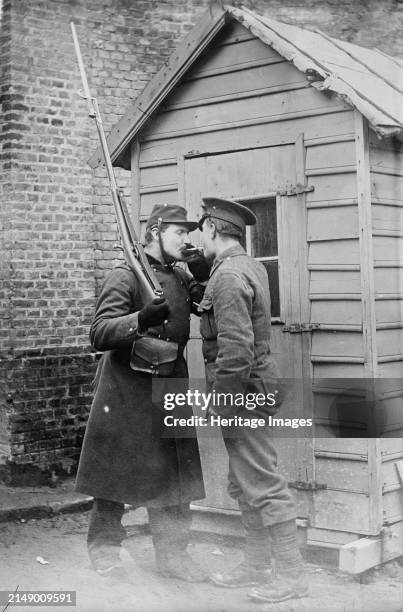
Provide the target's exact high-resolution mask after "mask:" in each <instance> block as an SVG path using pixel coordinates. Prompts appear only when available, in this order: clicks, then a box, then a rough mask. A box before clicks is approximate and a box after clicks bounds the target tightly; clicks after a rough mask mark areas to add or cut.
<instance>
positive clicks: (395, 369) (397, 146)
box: [370, 134, 403, 524]
mask: <svg viewBox="0 0 403 612" xmlns="http://www.w3.org/2000/svg"><path fill="white" fill-rule="evenodd" d="M370 165H371V197H372V234H373V241H374V278H375V310H376V344H377V352H378V376H380V377H383V378H388V379H389V381H388V382H389V384H388V385H387V387H386V385H385V392H384V393H383V394H381V398H382V401H381V402H380V405H379V410H380V413H381V416H382V418H383V420H384V422H385V429H386V437H385V438H383V439H382V440H381V475H382V484H383V514H384V519H385V521H386V522H387V523H389V524H394V523H397V522H399V521H402V520H403V497H402V482H401V480H400V478H399V473H398V470H397V469H396V464H397V462H398V461H401V460H402V458H403V436H402V430H403V410H402V406H403V384H402V383H403V148H402V145H401V143H399V142H397V141H395V140H393V139H384V140H378V139H377V138H376V136H375V135H374V134H372V135H371V137H370Z"/></svg>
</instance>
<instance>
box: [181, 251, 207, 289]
mask: <svg viewBox="0 0 403 612" xmlns="http://www.w3.org/2000/svg"><path fill="white" fill-rule="evenodd" d="M185 247H186V248H185V249H183V251H182V255H183V257H184V258H185V262H186V263H187V266H188V268H189V270H190V273H191V274H192V275H193V277H194V278H195V279H196V280H197V281H199V283H202V282H203V281H206V280H208V278H209V276H210V268H211V265H210V264H209V263H208V261H207V259H206V258H205V257H204V255H203V253H201V252H200V251H199V249H197V248H196V247H195V246H193V244H189V243H186V244H185Z"/></svg>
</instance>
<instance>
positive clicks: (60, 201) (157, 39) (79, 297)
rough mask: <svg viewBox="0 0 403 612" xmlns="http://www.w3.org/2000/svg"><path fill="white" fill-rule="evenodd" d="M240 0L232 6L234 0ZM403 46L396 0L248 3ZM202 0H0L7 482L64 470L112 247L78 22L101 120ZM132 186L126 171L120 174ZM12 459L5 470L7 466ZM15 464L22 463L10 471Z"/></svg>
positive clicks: (2, 452)
mask: <svg viewBox="0 0 403 612" xmlns="http://www.w3.org/2000/svg"><path fill="white" fill-rule="evenodd" d="M236 4H239V3H236ZM244 4H245V5H247V6H249V7H250V8H251V9H253V10H256V11H257V12H260V13H262V14H263V13H265V14H267V15H269V16H272V17H274V18H277V19H280V20H284V21H287V22H290V23H295V24H300V25H306V26H307V27H311V28H312V27H319V28H320V29H322V30H324V31H325V32H327V33H329V34H331V35H334V36H339V37H341V38H344V39H346V40H350V41H353V42H357V43H359V44H363V45H368V46H376V47H378V48H380V49H382V50H384V51H386V52H389V53H392V54H396V55H398V56H400V57H403V48H402V47H403V43H402V41H401V37H400V32H401V28H402V25H403V4H401V3H399V2H397V1H395V0H385V1H378V2H375V0H368V1H364V0H362V1H354V2H353V1H347V0H344V1H342V0H337V1H336V0H331V1H330V0H328V1H324V0H320V1H313V0H300V1H297V0H294V1H287V0H282V1H280V0H255V1H254V0H250V1H249V2H248V1H245V2H244ZM207 5H208V1H207V0H173V1H168V0H165V1H164V0H153V1H149V0H147V1H143V0H136V1H135V2H134V1H131V0H102V1H101V0H36V1H35V2H32V1H31V0H4V6H3V14H2V18H1V32H0V54H1V55H0V57H1V64H0V94H1V109H0V125H1V133H0V195H1V207H0V220H1V227H2V231H1V237H0V257H1V281H2V286H1V288H0V307H1V318H0V320H1V325H0V385H1V389H0V463H2V464H3V466H4V469H3V471H4V472H5V473H8V474H10V473H11V474H12V475H13V477H14V479H15V481H16V482H18V481H21V478H22V477H23V476H26V475H27V474H28V475H29V478H30V479H32V478H33V477H34V473H35V470H37V474H38V475H40V476H41V478H42V475H44V477H46V478H47V477H49V475H51V474H52V473H53V475H55V474H56V475H57V474H58V473H62V472H63V471H69V470H73V469H74V467H75V465H76V462H77V457H78V453H79V448H80V443H81V439H82V435H83V429H84V425H85V420H86V416H87V412H88V407H89V404H90V399H91V385H90V382H91V379H92V377H93V373H94V367H95V361H96V359H95V355H94V353H93V352H91V347H90V346H89V344H88V328H89V324H90V320H91V316H92V313H93V309H94V302H95V297H96V294H97V291H98V288H99V283H100V282H101V281H102V279H103V277H104V275H105V272H106V271H107V270H108V269H110V268H111V267H112V265H113V260H114V259H115V257H116V252H115V251H114V250H113V244H114V242H115V241H116V233H115V225H114V217H113V213H112V208H111V202H110V198H109V196H108V186H107V182H106V180H105V176H104V172H103V170H102V169H97V170H96V172H95V174H94V175H92V174H91V172H90V170H89V168H88V166H87V165H86V159H87V158H88V157H89V155H90V153H91V152H92V151H93V150H94V149H95V147H96V146H97V141H96V133H95V126H94V125H93V124H92V123H91V120H90V119H89V118H88V117H87V112H86V105H85V103H84V102H83V101H82V100H81V99H80V98H79V96H78V95H77V91H78V90H79V89H80V88H81V83H80V78H79V73H78V69H77V65H76V60H75V56H74V49H73V45H72V40H71V34H70V28H69V21H70V19H71V18H73V19H74V21H75V23H76V26H77V31H78V35H79V38H80V42H81V46H82V52H83V56H84V61H85V64H86V67H87V71H88V78H89V82H90V86H91V88H92V91H93V94H94V95H96V96H97V97H98V102H99V105H100V108H101V111H102V114H103V119H104V123H105V128H106V130H107V131H108V130H109V129H110V127H111V126H112V125H113V124H114V123H115V122H116V121H117V120H118V119H119V117H120V116H121V114H122V113H123V112H124V111H125V109H126V108H127V106H128V105H129V104H130V101H131V100H133V99H134V98H135V97H136V96H137V94H138V93H139V92H140V91H141V90H142V89H143V87H144V85H145V84H146V83H147V82H148V80H149V79H150V78H151V77H152V75H153V74H154V73H155V71H156V70H157V68H158V67H159V66H160V65H161V63H162V62H163V61H164V58H165V57H166V56H168V55H169V54H170V53H171V51H172V49H173V47H174V46H175V44H176V42H177V40H178V39H180V38H181V37H182V36H183V35H184V33H185V32H186V31H187V30H188V29H189V28H190V27H191V26H192V24H193V23H194V22H195V21H196V20H197V19H198V17H199V16H200V15H201V14H202V13H203V12H204V11H205V10H206V6H207ZM117 175H118V181H119V183H120V185H121V186H122V187H123V189H124V191H125V192H126V193H127V194H128V193H129V191H130V184H129V181H130V176H129V174H128V173H127V172H125V171H123V170H121V171H118V173H117ZM5 466H7V470H6V469H5ZM19 466H22V469H19Z"/></svg>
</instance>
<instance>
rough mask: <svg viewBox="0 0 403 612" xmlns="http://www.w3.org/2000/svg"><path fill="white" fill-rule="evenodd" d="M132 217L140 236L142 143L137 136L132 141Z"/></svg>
mask: <svg viewBox="0 0 403 612" xmlns="http://www.w3.org/2000/svg"><path fill="white" fill-rule="evenodd" d="M130 153H131V164H130V172H131V217H132V221H133V225H134V229H135V230H136V233H137V235H138V236H139V237H140V229H141V228H140V164H139V158H140V143H139V141H138V139H137V138H134V139H133V140H132V142H131V150H130Z"/></svg>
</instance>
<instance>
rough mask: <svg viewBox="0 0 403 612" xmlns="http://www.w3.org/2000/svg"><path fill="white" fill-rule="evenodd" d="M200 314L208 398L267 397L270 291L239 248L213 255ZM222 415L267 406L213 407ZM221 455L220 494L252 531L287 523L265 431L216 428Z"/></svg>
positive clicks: (282, 486) (289, 514)
mask: <svg viewBox="0 0 403 612" xmlns="http://www.w3.org/2000/svg"><path fill="white" fill-rule="evenodd" d="M199 311H200V312H201V322H200V333H201V336H202V339H203V355H204V359H205V362H206V371H207V378H208V381H209V382H210V384H211V386H212V388H213V389H214V390H215V391H216V393H228V392H231V393H232V394H234V395H235V394H236V393H241V392H243V393H246V392H247V393H265V394H267V393H271V392H273V389H274V387H275V384H274V383H275V381H276V379H277V376H278V374H277V367H276V364H275V361H274V360H273V357H272V356H271V354H270V291H269V284H268V278H267V273H266V270H265V268H264V266H263V265H262V264H261V263H259V262H257V261H255V260H254V259H253V258H252V257H250V256H249V255H247V254H246V253H245V251H244V249H243V248H242V246H241V245H237V246H233V247H231V248H229V249H228V250H226V251H225V252H224V253H222V255H220V256H218V257H217V258H216V259H215V261H214V263H213V267H212V269H211V273H210V279H209V282H208V284H207V287H206V291H205V294H204V298H203V300H202V302H201V303H200V306H199ZM214 410H215V411H216V412H217V413H219V414H221V415H225V416H226V417H227V416H234V415H239V416H242V417H245V418H250V417H257V416H259V417H262V416H265V414H267V413H268V412H269V413H270V411H271V409H270V408H269V407H268V408H266V407H262V408H256V410H253V411H249V410H246V409H245V408H242V407H236V406H235V405H229V406H228V405H226V406H223V407H221V406H219V407H218V408H216V407H214ZM222 431H223V435H224V442H225V445H226V448H227V451H228V456H229V486H228V492H229V494H230V495H231V497H233V498H234V499H237V500H238V503H239V507H240V509H241V510H242V512H243V520H244V522H246V523H247V524H249V525H250V526H251V527H252V528H260V527H262V526H269V525H273V524H275V523H278V522H282V521H287V520H291V519H293V518H295V508H294V503H293V500H292V498H291V495H290V492H289V490H288V487H287V482H286V480H285V478H284V477H283V476H281V475H280V474H278V472H277V456H276V452H275V449H274V446H273V443H272V441H271V439H270V437H271V432H270V429H269V427H268V426H267V425H266V426H261V427H257V428H256V429H251V428H248V427H238V428H237V430H236V432H234V431H233V430H228V429H226V428H224V427H223V428H222Z"/></svg>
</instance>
